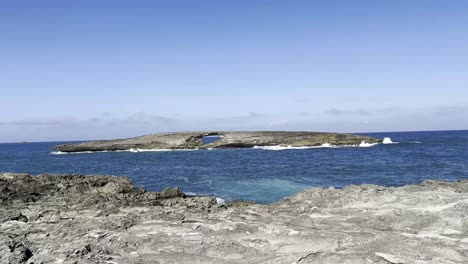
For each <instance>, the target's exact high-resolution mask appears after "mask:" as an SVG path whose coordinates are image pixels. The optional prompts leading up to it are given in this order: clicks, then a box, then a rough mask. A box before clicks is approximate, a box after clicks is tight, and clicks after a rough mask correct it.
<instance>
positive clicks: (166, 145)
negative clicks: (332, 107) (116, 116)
mask: <svg viewBox="0 0 468 264" xmlns="http://www.w3.org/2000/svg"><path fill="white" fill-rule="evenodd" d="M214 135H218V136H220V137H221V140H218V141H216V142H213V143H210V144H203V140H202V139H203V137H204V136H214ZM363 141H364V142H366V143H377V142H381V140H380V139H376V138H372V137H366V136H358V135H351V134H338V133H320V132H284V131H259V132H216V131H211V132H181V133H167V134H155V135H148V136H141V137H135V138H128V139H116V140H100V141H90V142H84V143H79V144H65V145H59V146H56V147H55V149H57V150H59V151H62V152H81V151H117V150H128V149H197V148H199V149H206V148H251V147H253V146H284V147H286V146H292V147H304V146H320V145H322V144H325V143H328V144H331V145H358V144H360V143H361V142H363Z"/></svg>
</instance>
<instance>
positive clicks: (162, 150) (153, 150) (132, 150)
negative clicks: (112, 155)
mask: <svg viewBox="0 0 468 264" xmlns="http://www.w3.org/2000/svg"><path fill="white" fill-rule="evenodd" d="M195 150H198V148H195V149H134V148H131V149H121V150H99V151H76V152H64V151H52V152H50V154H52V155H63V154H90V153H102V152H133V153H139V152H168V151H195Z"/></svg>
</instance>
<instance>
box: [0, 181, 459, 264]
mask: <svg viewBox="0 0 468 264" xmlns="http://www.w3.org/2000/svg"><path fill="white" fill-rule="evenodd" d="M467 216H468V180H462V181H459V182H441V181H433V180H428V181H424V182H423V183H421V184H419V185H407V186H403V187H381V186H377V185H358V186H348V187H346V188H343V189H334V188H314V189H309V190H305V191H303V192H301V193H298V194H296V195H294V196H291V197H288V198H285V199H283V200H281V201H279V202H277V203H274V204H269V205H259V204H254V203H251V202H233V203H229V204H217V203H216V200H215V199H214V198H213V197H194V196H187V195H185V194H184V193H183V192H182V191H181V190H179V189H178V188H174V189H167V190H164V191H161V192H147V191H145V190H144V189H140V188H136V187H135V186H133V185H132V183H131V181H130V180H129V179H128V178H125V177H112V176H96V175H89V176H86V175H77V174H72V175H47V174H46V175H39V176H31V175H27V174H15V173H0V263H2V264H3V263H31V264H32V263H36V264H37V263H109V264H115V263H122V264H123V263H275V264H276V263H382V264H384V263H412V264H413V263H467V260H468V217H467Z"/></svg>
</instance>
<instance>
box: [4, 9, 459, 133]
mask: <svg viewBox="0 0 468 264" xmlns="http://www.w3.org/2000/svg"><path fill="white" fill-rule="evenodd" d="M0 102H1V105H0V142H13V141H43V140H44V141H45V140H47V141H49V140H82V139H98V138H99V139H102V138H114V137H129V136H137V135H140V134H148V133H154V132H162V131H182V130H184V131H187V130H215V129H216V130H218V129H224V130H227V129H232V130H311V131H337V132H368V131H403V130H445V129H468V1H464V0H458V1H442V0H438V1H432V0H420V1H417V0H414V1H407V0H405V1H347V0H342V1H312V0H309V1H266V0H265V1H261V0H245V1H241V0H238V1H203V0H200V1H193V0H187V1H178V0H171V1H169V0H168V1H116V0H113V1H95V0H91V1H63V0H60V1H47V0H42V1H33V0H31V1H22V0H15V1H2V2H1V3H0Z"/></svg>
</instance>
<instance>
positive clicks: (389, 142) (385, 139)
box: [382, 137, 393, 144]
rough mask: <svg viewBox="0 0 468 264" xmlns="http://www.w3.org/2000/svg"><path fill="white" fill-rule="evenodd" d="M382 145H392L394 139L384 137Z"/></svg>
mask: <svg viewBox="0 0 468 264" xmlns="http://www.w3.org/2000/svg"><path fill="white" fill-rule="evenodd" d="M382 143H383V144H392V143H393V141H392V139H391V138H389V137H384V139H383V141H382Z"/></svg>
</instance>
